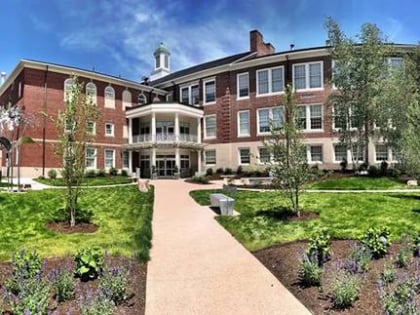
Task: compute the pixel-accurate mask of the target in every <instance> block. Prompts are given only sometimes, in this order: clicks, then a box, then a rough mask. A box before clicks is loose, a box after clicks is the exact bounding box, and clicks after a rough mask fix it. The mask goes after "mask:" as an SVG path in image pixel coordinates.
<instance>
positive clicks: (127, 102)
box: [122, 89, 133, 110]
mask: <svg viewBox="0 0 420 315" xmlns="http://www.w3.org/2000/svg"><path fill="white" fill-rule="evenodd" d="M132 102H133V99H132V98H131V92H130V91H129V90H128V89H126V90H124V91H123V92H122V107H123V110H126V109H127V107H132V106H133V103H132Z"/></svg>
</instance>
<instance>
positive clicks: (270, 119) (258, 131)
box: [257, 106, 285, 135]
mask: <svg viewBox="0 0 420 315" xmlns="http://www.w3.org/2000/svg"><path fill="white" fill-rule="evenodd" d="M280 108H281V111H282V121H283V124H282V126H283V125H284V122H285V117H284V114H285V108H284V106H275V107H264V108H258V109H257V135H268V134H270V133H271V131H270V130H269V131H260V111H262V110H268V121H269V122H270V121H273V109H280Z"/></svg>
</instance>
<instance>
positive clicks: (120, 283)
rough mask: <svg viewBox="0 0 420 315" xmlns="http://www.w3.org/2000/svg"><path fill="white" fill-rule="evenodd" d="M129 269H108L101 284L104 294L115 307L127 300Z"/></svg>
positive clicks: (102, 277)
mask: <svg viewBox="0 0 420 315" xmlns="http://www.w3.org/2000/svg"><path fill="white" fill-rule="evenodd" d="M128 274H129V272H128V269H127V268H125V267H122V266H118V267H112V268H110V269H106V270H105V271H104V272H103V274H102V276H101V278H100V282H99V288H100V290H101V291H102V293H103V294H104V295H105V296H106V297H107V298H108V299H109V300H111V301H112V302H113V303H114V304H115V305H120V304H122V303H123V302H124V301H125V300H126V299H127V285H128Z"/></svg>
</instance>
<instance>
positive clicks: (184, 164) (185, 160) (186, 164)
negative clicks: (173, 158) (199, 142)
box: [179, 154, 190, 170]
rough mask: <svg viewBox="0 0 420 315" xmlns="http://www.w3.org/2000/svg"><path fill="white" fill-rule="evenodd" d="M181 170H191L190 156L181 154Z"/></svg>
mask: <svg viewBox="0 0 420 315" xmlns="http://www.w3.org/2000/svg"><path fill="white" fill-rule="evenodd" d="M179 161H180V163H181V170H187V169H189V168H190V156H189V155H188V154H181V156H180V160H179Z"/></svg>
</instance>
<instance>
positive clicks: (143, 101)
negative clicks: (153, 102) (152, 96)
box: [137, 93, 147, 105]
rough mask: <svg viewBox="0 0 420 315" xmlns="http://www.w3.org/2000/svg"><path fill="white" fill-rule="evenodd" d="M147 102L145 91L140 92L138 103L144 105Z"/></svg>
mask: <svg viewBox="0 0 420 315" xmlns="http://www.w3.org/2000/svg"><path fill="white" fill-rule="evenodd" d="M146 103H147V98H146V95H144V94H143V93H140V94H139V95H138V96H137V105H144V104H146Z"/></svg>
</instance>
